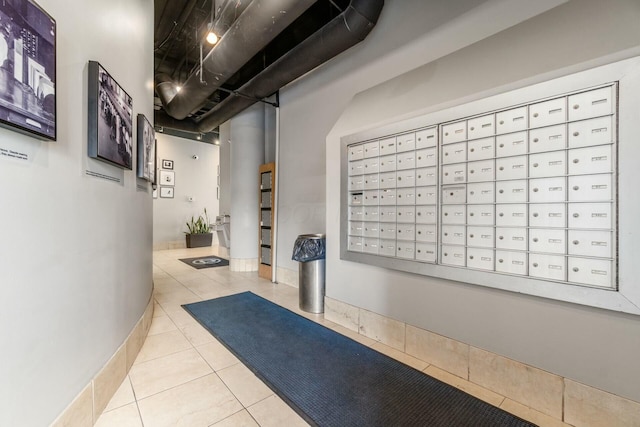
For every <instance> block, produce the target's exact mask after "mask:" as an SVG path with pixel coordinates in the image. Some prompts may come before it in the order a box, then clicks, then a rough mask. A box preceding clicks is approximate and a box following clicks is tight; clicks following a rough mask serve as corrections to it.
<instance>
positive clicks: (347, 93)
mask: <svg viewBox="0 0 640 427" xmlns="http://www.w3.org/2000/svg"><path fill="white" fill-rule="evenodd" d="M385 3H386V4H385V9H384V10H383V14H382V16H381V19H380V21H379V23H378V25H377V26H376V27H375V28H374V30H373V32H372V33H371V35H370V36H369V38H368V39H367V40H365V42H363V43H362V44H360V45H358V46H356V47H355V48H353V49H351V50H349V51H348V52H347V53H346V54H345V55H341V56H340V57H338V58H336V59H335V60H334V61H332V62H331V63H329V64H326V65H325V66H324V67H322V68H321V69H319V70H316V71H315V72H313V73H311V74H310V75H308V76H306V77H305V78H303V79H300V80H299V81H297V82H295V83H294V84H292V85H290V86H289V87H288V88H286V89H285V90H283V91H282V93H281V100H282V108H281V123H280V125H281V157H280V173H281V178H282V179H281V181H280V183H281V187H280V197H281V203H282V205H283V206H280V212H281V214H282V212H283V211H284V210H286V209H288V210H289V211H292V210H295V208H296V207H300V209H301V207H304V206H305V204H309V205H310V206H313V207H315V208H316V209H320V207H321V206H322V207H326V232H327V295H328V296H330V297H331V298H334V299H337V300H341V301H345V302H347V303H349V304H352V305H355V306H358V307H363V308H365V309H368V310H371V311H374V312H377V313H380V314H383V315H386V316H390V317H392V318H395V319H398V320H401V321H404V322H407V323H409V324H412V325H415V326H418V327H421V328H424V329H427V330H430V331H434V332H436V333H439V334H442V335H445V336H448V337H451V338H454V339H457V340H460V341H463V342H466V343H469V344H472V345H474V346H477V347H480V348H484V349H486V350H489V351H492V352H495V353H498V354H502V355H505V356H507V357H511V358H513V359H515V360H519V361H522V362H524V363H527V364H530V365H533V366H538V367H540V368H542V369H545V370H548V371H550V372H553V373H557V374H559V375H562V376H565V377H568V378H572V379H574V380H577V381H579V382H583V383H586V384H589V385H591V386H594V387H596V388H601V389H604V390H606V391H609V392H612V393H615V394H618V395H621V396H624V397H628V398H631V399H634V400H637V401H640V389H639V388H638V387H637V379H638V378H640V365H639V364H638V363H637V354H639V353H640V341H639V340H638V339H637V337H638V336H640V319H638V318H637V317H635V316H631V315H624V314H620V313H614V312H609V311H604V310H599V309H593V308H589V307H583V306H577V305H573V304H567V303H561V302H558V301H551V300H546V299H541V298H536V297H530V296H523V295H519V294H515V293H509V292H502V291H497V290H492V289H487V288H481V287H477V286H471V285H467V284H464V283H456V282H450V281H446V280H440V279H434V278H429V277H422V276H416V275H412V274H408V273H402V272H396V271H390V270H385V269H381V268H376V267H372V266H367V265H362V264H358V263H353V262H346V261H341V260H340V259H339V239H340V236H339V222H340V221H339V220H340V218H339V215H340V214H339V212H340V210H339V207H340V150H339V147H340V142H339V138H340V136H342V135H345V134H348V133H353V132H355V131H358V130H362V129H366V128H370V127H376V126H377V125H378V124H379V123H380V121H386V120H388V117H389V116H392V117H394V119H399V118H404V117H408V116H411V115H417V114H418V113H419V112H422V111H424V110H428V109H429V108H436V107H437V106H438V105H439V104H443V105H444V104H447V103H449V104H450V103H452V102H454V101H455V100H459V99H463V98H465V97H469V96H472V95H474V94H477V93H479V92H482V91H485V90H491V89H493V88H496V87H501V86H503V85H509V84H515V83H516V82H519V81H521V80H523V79H527V78H529V77H531V76H535V75H538V74H541V73H545V72H551V71H553V70H557V69H560V68H564V67H569V66H572V65H574V64H579V63H581V62H584V61H589V60H592V59H595V58H599V57H601V56H604V55H608V54H612V53H616V52H620V51H623V50H625V49H629V48H636V49H637V48H638V46H639V43H640V27H638V25H637V22H639V21H640V3H638V2H637V1H636V0H618V1H615V2H607V8H606V9H605V8H604V7H603V5H602V2H600V1H597V0H580V1H571V2H568V3H566V4H563V5H561V6H559V7H557V8H555V9H552V10H550V11H549V12H547V13H544V14H542V15H540V16H537V17H534V18H532V19H529V20H526V21H525V22H522V23H520V24H519V22H521V21H523V20H524V19H526V18H529V17H530V16H533V15H535V13H536V11H535V10H534V9H535V8H539V9H538V11H542V10H544V8H545V7H549V6H551V5H552V3H551V2H547V3H543V2H525V1H488V2H484V3H483V4H481V5H479V6H478V7H477V8H475V9H470V10H468V11H467V12H465V13H462V14H460V13H459V12H464V11H460V10H458V11H455V10H453V9H449V10H445V9H446V8H447V7H452V6H451V5H450V4H447V6H444V2H436V1H430V2H423V1H411V2H405V1H402V2H400V0H395V1H394V0H390V1H387V2H385ZM472 3H473V2H465V5H466V6H467V7H468V8H469V7H470V6H473V4H472ZM476 3H477V2H476ZM460 6H461V7H462V5H460ZM421 20H423V21H425V22H424V23H423V25H421V26H420V25H418V26H417V27H416V26H415V25H414V24H415V23H416V22H420V21H421ZM432 20H433V21H432ZM435 22H441V24H435ZM510 27H511V28H510ZM501 30H504V31H502V32H500V31H501ZM496 33H497V34H496ZM493 34H496V35H494V36H492V35H493ZM391 40H392V41H393V43H396V44H395V46H391V44H392V42H391ZM480 40H482V41H480ZM474 42H477V43H475V44H473V43H474ZM403 43H404V44H403ZM394 47H395V49H394ZM452 52H455V53H453V54H451V53H452ZM448 54H450V55H448ZM447 55H448V56H447ZM622 56H624V55H622ZM403 74H404V75H403ZM398 75H402V77H400V78H397V79H396V78H394V77H397V76H398ZM370 88H373V89H371V90H370V91H367V89H370ZM360 92H361V94H360V95H358V97H356V99H355V100H354V102H353V104H354V105H356V104H357V105H358V106H360V107H362V108H360V109H357V108H353V109H349V110H348V111H347V112H346V113H345V115H344V116H342V117H340V118H339V116H340V114H341V112H342V111H344V109H345V107H346V106H347V105H348V104H349V103H350V102H351V99H352V97H354V96H355V95H356V94H357V93H360ZM381 98H382V99H381ZM374 99H375V101H376V103H375V105H374V106H373V107H371V104H367V102H371V101H372V100H374ZM364 105H370V108H365V107H363V106H364ZM336 122H337V123H336ZM334 124H335V127H334V128H333V129H332V126H334ZM325 138H326V145H325V143H324V142H325ZM325 149H326V165H322V164H321V162H319V161H318V160H317V159H316V157H317V156H318V155H319V154H320V153H323V152H324V150H325ZM283 153H284V154H283ZM305 159H307V160H305ZM319 163H320V164H319ZM325 166H326V170H321V169H322V168H324V167H325ZM309 174H311V177H310V178H307V176H308V175H309ZM325 184H326V205H325V204H324V203H325V200H324V198H323V196H322V195H320V194H319V192H320V191H321V188H322V187H323V186H324V185H325ZM323 221H324V218H318V217H315V216H312V217H310V218H306V219H305V220H301V219H300V218H296V217H295V216H292V217H289V218H288V219H287V220H286V221H283V220H281V222H280V232H279V238H280V245H281V248H283V250H282V251H281V252H280V256H279V257H278V261H279V262H280V265H281V266H283V267H289V266H291V265H292V264H293V263H291V262H289V261H288V255H289V253H290V249H289V248H290V245H291V244H292V242H293V240H294V239H295V235H296V234H299V233H300V232H301V231H306V232H312V231H317V230H312V229H306V227H309V228H311V227H314V226H315V227H317V228H318V229H322V228H323ZM303 228H305V229H303ZM287 245H289V248H287V249H286V250H285V249H284V248H285V246H287ZM286 252H289V253H286ZM292 268H295V267H292Z"/></svg>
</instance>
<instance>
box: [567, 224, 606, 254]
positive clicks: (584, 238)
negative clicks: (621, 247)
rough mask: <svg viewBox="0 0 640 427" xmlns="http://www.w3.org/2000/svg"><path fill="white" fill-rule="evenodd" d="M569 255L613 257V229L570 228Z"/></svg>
mask: <svg viewBox="0 0 640 427" xmlns="http://www.w3.org/2000/svg"><path fill="white" fill-rule="evenodd" d="M568 240H569V255H584V256H593V257H599V258H613V255H614V254H613V248H612V243H613V235H612V232H611V231H585V230H569V239H568Z"/></svg>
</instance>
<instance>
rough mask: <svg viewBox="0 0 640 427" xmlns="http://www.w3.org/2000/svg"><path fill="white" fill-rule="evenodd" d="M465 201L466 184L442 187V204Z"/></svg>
mask: <svg viewBox="0 0 640 427" xmlns="http://www.w3.org/2000/svg"><path fill="white" fill-rule="evenodd" d="M466 201H467V186H466V185H458V186H447V187H445V186H443V187H442V203H443V204H457V203H465V202H466Z"/></svg>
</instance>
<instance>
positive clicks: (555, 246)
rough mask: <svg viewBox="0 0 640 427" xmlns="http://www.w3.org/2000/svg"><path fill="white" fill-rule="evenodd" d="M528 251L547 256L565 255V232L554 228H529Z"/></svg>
mask: <svg viewBox="0 0 640 427" xmlns="http://www.w3.org/2000/svg"><path fill="white" fill-rule="evenodd" d="M529 250H530V251H531V252H544V253H548V254H565V253H567V232H566V230H560V229H555V228H530V229H529Z"/></svg>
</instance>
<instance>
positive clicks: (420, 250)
mask: <svg viewBox="0 0 640 427" xmlns="http://www.w3.org/2000/svg"><path fill="white" fill-rule="evenodd" d="M416 260H418V261H423V262H436V245H435V244H432V243H416Z"/></svg>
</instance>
